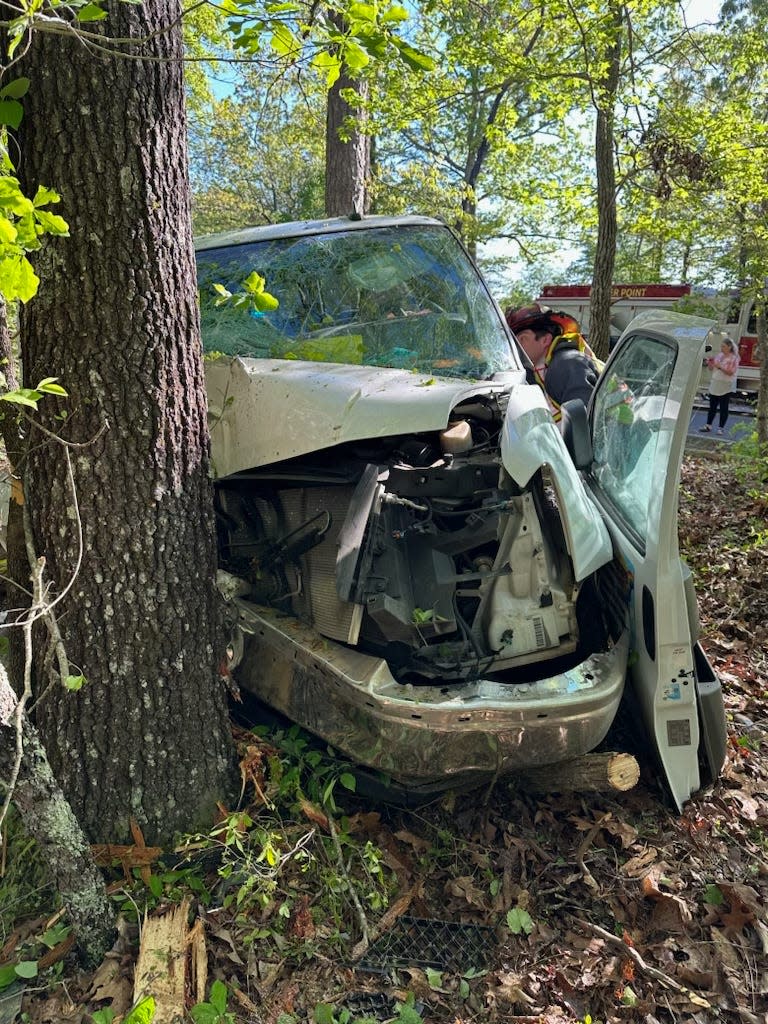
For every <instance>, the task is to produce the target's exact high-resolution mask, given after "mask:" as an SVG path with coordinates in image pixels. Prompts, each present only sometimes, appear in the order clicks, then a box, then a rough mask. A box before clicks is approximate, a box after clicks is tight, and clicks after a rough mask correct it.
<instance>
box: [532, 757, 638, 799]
mask: <svg viewBox="0 0 768 1024" xmlns="http://www.w3.org/2000/svg"><path fill="white" fill-rule="evenodd" d="M520 778H521V780H522V782H523V786H524V788H525V789H526V790H527V791H528V792H530V793H583V792H597V793H610V792H620V793H623V792H626V791H627V790H629V789H632V788H633V787H634V786H636V785H637V783H638V781H639V779H640V767H639V765H638V763H637V760H636V759H635V758H634V757H633V756H632V755H631V754H619V753H615V752H608V753H601V754H584V756H583V757H577V758H574V759H573V760H571V761H564V762H563V763H562V764H553V765H546V766H544V767H542V768H530V769H529V770H528V771H525V772H523V773H522V774H521V776H520Z"/></svg>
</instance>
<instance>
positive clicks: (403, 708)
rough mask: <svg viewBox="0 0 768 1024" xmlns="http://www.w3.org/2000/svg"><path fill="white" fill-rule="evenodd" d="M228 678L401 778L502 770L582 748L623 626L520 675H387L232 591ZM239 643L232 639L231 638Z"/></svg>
mask: <svg viewBox="0 0 768 1024" xmlns="http://www.w3.org/2000/svg"><path fill="white" fill-rule="evenodd" d="M234 606H235V609H236V611H237V615H238V628H239V630H240V631H241V634H243V638H244V641H245V642H244V644H243V645H242V650H243V657H242V662H241V664H240V665H239V667H238V668H237V670H236V678H237V680H238V682H239V683H240V685H242V686H243V687H244V688H245V689H246V690H248V691H250V692H252V693H254V694H255V695H256V696H258V697H259V698H260V699H261V700H263V701H264V702H265V703H266V704H268V705H269V706H270V707H272V708H274V709H276V710H277V711H280V712H281V713H282V714H284V715H287V716H288V717H289V718H290V719H292V720H293V721H294V722H297V723H298V724H299V725H301V726H303V727H304V728H306V729H308V730H309V731H310V732H313V733H315V734H316V735H318V736H320V737H322V738H323V739H324V740H326V741H327V742H328V743H330V744H332V745H333V746H334V747H336V748H337V749H338V750H340V751H342V752H343V753H345V754H346V755H347V756H348V757H350V758H352V759H353V760H355V761H357V762H358V763H360V764H363V765H367V766H369V767H371V768H375V769H379V770H381V771H384V772H386V773H388V774H389V775H391V776H392V777H393V778H395V779H397V780H399V781H401V782H403V783H404V784H406V785H408V784H412V785H414V786H416V785H423V784H424V783H426V782H437V781H439V780H445V785H446V787H448V786H452V785H454V784H456V783H457V782H459V781H460V780H461V779H462V777H470V778H471V777H476V776H478V775H493V774H503V773H510V772H514V771H515V770H519V769H521V768H528V767H533V766H537V765H545V764H555V763H558V762H560V761H564V760H567V759H568V758H571V757H577V756H579V755H581V754H584V753H587V752H588V751H590V750H592V749H594V747H595V746H597V744H598V743H599V742H600V740H601V739H602V738H603V737H604V735H605V733H606V732H607V731H608V728H609V726H610V724H611V722H612V721H613V719H614V716H615V714H616V711H617V708H618V704H619V700H620V698H621V694H622V691H623V687H624V678H625V674H626V668H627V655H628V637H627V634H626V633H625V634H624V635H623V636H622V637H621V639H620V640H619V642H618V643H617V644H616V645H615V646H614V647H613V648H612V649H611V650H610V651H607V652H604V653H599V654H594V655H592V656H591V657H589V658H587V659H586V661H584V662H582V663H581V664H580V665H577V666H575V667H574V668H571V669H568V670H567V671H565V672H562V673H560V674H558V675H555V676H551V677H549V678H546V679H540V680H538V681H536V682H530V683H506V684H505V683H500V682H497V681H495V680H490V679H477V680H474V681H471V682H464V683H461V684H452V685H450V686H449V685H442V686H440V685H435V686H421V685H419V686H414V685H410V684H401V683H398V682H397V681H396V680H395V679H394V677H393V676H392V674H391V672H390V671H389V668H388V666H387V664H386V662H385V661H383V660H382V659H379V658H375V657H372V656H370V655H367V654H363V653H361V652H359V651H356V650H351V649H349V648H346V647H344V646H342V645H341V644H337V643H335V642H333V641H331V640H327V639H325V638H324V637H322V636H320V634H319V633H317V632H316V631H315V630H313V629H311V628H310V627H308V626H306V625H304V624H303V623H301V622H299V621H298V620H296V619H293V618H290V617H288V616H285V615H281V614H280V613H279V612H276V611H274V610H272V609H267V608H264V607H261V606H257V605H254V604H252V603H250V602H248V601H244V600H241V599H238V600H236V601H235V602H234ZM235 646H236V647H239V646H240V645H239V644H235Z"/></svg>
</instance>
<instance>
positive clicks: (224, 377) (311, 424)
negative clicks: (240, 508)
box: [206, 356, 524, 477]
mask: <svg viewBox="0 0 768 1024" xmlns="http://www.w3.org/2000/svg"><path fill="white" fill-rule="evenodd" d="M510 376H513V377H515V376H516V375H510V374H506V375H505V377H506V380H505V381H504V382H500V381H472V382H468V381H461V380H456V379H450V378H441V377H429V376H428V375H426V374H418V373H412V372H411V371H410V370H396V369H390V368H388V367H379V366H354V365H340V364H337V363H314V362H300V361H298V360H297V361H292V360H291V361H289V360H285V359H248V358H245V357H242V356H239V357H236V358H234V359H228V358H220V359H216V360H211V361H209V362H206V382H207V389H208V404H209V421H210V426H211V446H212V459H213V469H214V474H215V476H216V477H223V476H229V475H230V474H231V473H238V472H242V471H243V470H246V469H255V468H256V467H258V466H267V465H269V464H270V463H273V462H281V461H283V460H284V459H291V458H294V457H295V456H298V455H305V454H307V453H308V452H313V451H320V450H321V449H323V448H330V447H332V446H333V445H337V444H341V443H342V442H345V441H360V440H364V439H366V438H374V437H387V436H390V435H393V434H399V433H419V432H421V431H428V430H443V429H444V428H445V427H446V426H447V425H448V421H449V419H450V416H451V411H452V409H453V408H454V407H455V406H456V405H458V403H459V402H462V401H464V400H465V399H467V398H471V397H473V396H474V395H481V394H499V393H501V392H504V391H507V390H509V388H510ZM523 381H524V375H523V372H522V371H520V373H519V382H520V383H523ZM514 382H516V381H513V383H514Z"/></svg>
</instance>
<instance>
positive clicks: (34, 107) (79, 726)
mask: <svg viewBox="0 0 768 1024" xmlns="http://www.w3.org/2000/svg"><path fill="white" fill-rule="evenodd" d="M180 13H181V12H180V6H179V4H178V2H177V0H146V2H145V3H143V4H142V5H140V6H137V5H134V4H125V3H118V2H115V3H113V4H111V5H110V13H109V18H108V21H107V22H106V25H107V26H108V29H109V34H110V36H114V37H123V38H127V37H131V38H134V39H138V38H142V39H146V40H148V41H147V42H145V43H142V44H140V45H138V46H136V47H135V48H133V49H130V48H128V49H126V48H125V47H122V49H123V51H124V53H127V54H129V56H117V57H112V56H105V55H104V54H103V52H100V51H96V52H90V51H89V49H88V47H87V45H85V44H83V43H82V42H80V41H79V40H76V39H73V38H65V37H62V36H54V35H41V36H37V37H35V38H34V39H33V41H32V46H31V50H30V53H29V56H28V57H27V58H26V59H25V67H24V73H25V74H27V75H28V76H29V78H30V79H31V82H32V86H31V90H30V93H29V97H28V100H29V101H28V102H27V100H26V98H25V105H26V107H25V119H24V122H23V125H22V129H23V130H22V132H21V133H20V144H21V172H22V175H23V184H24V185H25V188H26V190H27V192H28V193H32V192H34V189H35V187H36V186H37V184H38V183H44V184H46V185H49V186H51V187H55V188H57V189H58V191H60V192H61V194H62V198H63V202H62V204H61V207H60V212H61V213H62V215H63V216H65V218H66V219H67V220H68V222H69V225H70V232H71V237H70V238H67V239H54V240H51V241H50V242H48V243H46V245H45V246H44V248H43V250H42V251H41V252H40V253H39V254H38V258H37V259H36V268H37V271H38V273H39V275H40V278H41V286H40V291H39V294H38V296H37V297H36V298H35V300H34V301H33V302H31V303H30V304H29V306H28V307H26V308H25V309H24V310H23V316H22V344H23V359H24V372H25V379H26V380H28V381H30V380H35V381H36V380H38V379H39V378H41V377H45V376H52V377H58V378H59V379H60V382H61V383H62V384H63V386H64V387H66V389H67V391H68V392H69V398H68V399H67V400H59V399H49V398H47V397H46V399H45V400H44V402H43V403H41V417H40V418H41V420H42V422H43V423H44V425H45V426H46V427H47V428H48V429H51V430H58V431H59V432H60V433H61V434H62V435H63V436H64V437H65V438H66V439H67V441H69V442H72V443H77V444H86V443H87V442H89V441H91V439H93V438H94V437H96V436H97V435H99V432H100V431H104V432H103V433H102V434H101V435H100V436H99V438H98V440H97V441H96V442H95V443H92V444H90V445H88V446H87V447H83V448H79V449H76V450H75V451H74V453H73V469H74V484H75V489H74V491H75V493H76V501H75V496H74V494H73V490H72V488H71V487H70V486H69V483H68V480H67V474H66V471H65V461H64V455H63V450H62V447H61V445H59V444H58V443H55V442H53V441H51V440H50V439H48V438H47V437H46V436H44V435H43V434H41V433H39V432H38V433H37V435H36V436H35V437H33V440H34V441H36V442H37V444H36V445H34V446H33V451H32V453H31V454H30V457H29V465H28V481H29V494H28V500H29V502H30V511H31V515H32V521H33V525H34V533H35V542H36V546H37V551H38V553H39V554H41V555H44V556H45V558H46V562H47V568H48V573H49V575H50V576H51V577H52V578H53V580H54V581H55V584H56V591H57V592H58V593H62V592H63V591H64V588H65V587H66V586H67V584H68V582H69V581H70V580H71V578H72V576H73V573H74V572H75V570H76V567H77V564H78V558H79V550H78V548H79V545H78V536H77V534H78V520H81V521H82V532H83V551H82V564H81V566H80V569H79V572H78V574H77V577H76V579H75V582H74V586H73V587H72V589H71V590H70V591H69V592H68V593H67V595H66V597H65V598H64V599H63V601H62V603H61V604H60V605H59V607H58V609H57V611H58V615H59V620H60V622H61V628H62V633H63V639H64V642H65V644H66V648H67V652H68V655H69V658H70V661H71V663H72V665H73V672H74V674H77V673H78V672H80V671H82V673H83V674H84V675H85V677H86V679H87V683H86V685H84V686H83V687H82V689H81V690H79V691H78V692H76V693H68V692H65V691H64V689H63V688H62V687H61V686H57V687H54V688H53V691H52V694H51V696H50V697H49V699H47V700H46V701H44V702H43V703H42V705H41V706H40V708H39V710H38V713H37V716H38V717H37V721H38V724H39V728H40V731H41V734H42V736H43V740H44V742H45V745H46V749H47V751H48V755H49V758H50V761H51V765H52V768H53V771H54V773H55V775H56V777H57V778H58V780H59V781H60V782H61V785H62V788H63V789H64V791H65V793H66V795H67V797H68V799H69V801H70V803H71V804H72V807H73V809H74V811H75V813H76V815H77V817H78V819H79V820H80V822H81V823H82V824H83V827H84V829H85V830H86V832H87V834H88V835H89V836H90V837H91V838H92V839H94V840H96V839H98V840H106V841H113V842H119V841H121V840H124V839H126V838H127V836H128V834H129V819H130V818H131V817H133V818H135V820H136V821H137V822H138V823H139V824H140V826H141V828H142V830H143V831H144V834H145V835H146V836H147V838H148V840H149V841H151V842H155V843H158V842H159V843H162V842H164V841H168V840H169V839H170V838H171V837H172V835H173V834H174V832H176V831H178V830H190V829H196V828H199V827H206V826H207V825H208V824H209V822H210V821H211V816H212V813H213V810H214V807H215V803H216V801H217V800H226V797H227V793H228V789H229V786H230V784H231V783H232V782H233V780H232V774H231V773H232V761H231V739H230V736H229V730H228V721H227V713H226V700H225V690H224V688H223V686H222V683H221V679H220V676H219V674H218V671H217V665H218V663H219V661H220V658H221V657H222V655H223V653H224V644H223V640H222V637H221V635H220V630H219V626H218V616H217V607H218V604H217V600H216V597H215V589H214V574H215V543H214V531H213V513H212V500H211V490H210V486H209V480H208V432H207V425H206V400H205V391H204V381H203V364H202V350H201V343H200V337H199V318H198V310H197V301H196V285H195V272H194V254H193V248H192V237H191V220H190V203H189V182H188V177H187V152H186V134H185V132H186V124H185V111H184V93H183V81H182V64H181V57H182V46H181V31H180ZM132 54H140V55H141V57H143V58H148V59H146V60H136V59H132V58H131V56H130V55H132ZM59 413H66V419H65V420H60V419H57V418H55V416H56V414H59ZM105 428H106V429H105ZM42 667H43V657H42V655H41V656H39V657H38V658H37V669H38V679H37V686H38V688H40V687H42V686H45V685H46V682H47V680H46V679H45V678H41V675H42V671H43V668H42Z"/></svg>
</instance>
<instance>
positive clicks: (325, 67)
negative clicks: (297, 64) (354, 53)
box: [310, 50, 341, 89]
mask: <svg viewBox="0 0 768 1024" xmlns="http://www.w3.org/2000/svg"><path fill="white" fill-rule="evenodd" d="M310 63H311V65H312V67H313V68H316V69H317V70H318V71H323V72H325V85H326V88H328V89H330V88H331V86H332V85H334V84H335V83H336V82H337V81H338V78H339V75H340V74H341V61H340V60H339V58H338V56H337V55H336V54H335V53H329V52H328V51H327V50H322V51H321V52H320V53H318V54H317V55H316V56H315V57H313V58H312V60H311V61H310Z"/></svg>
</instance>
